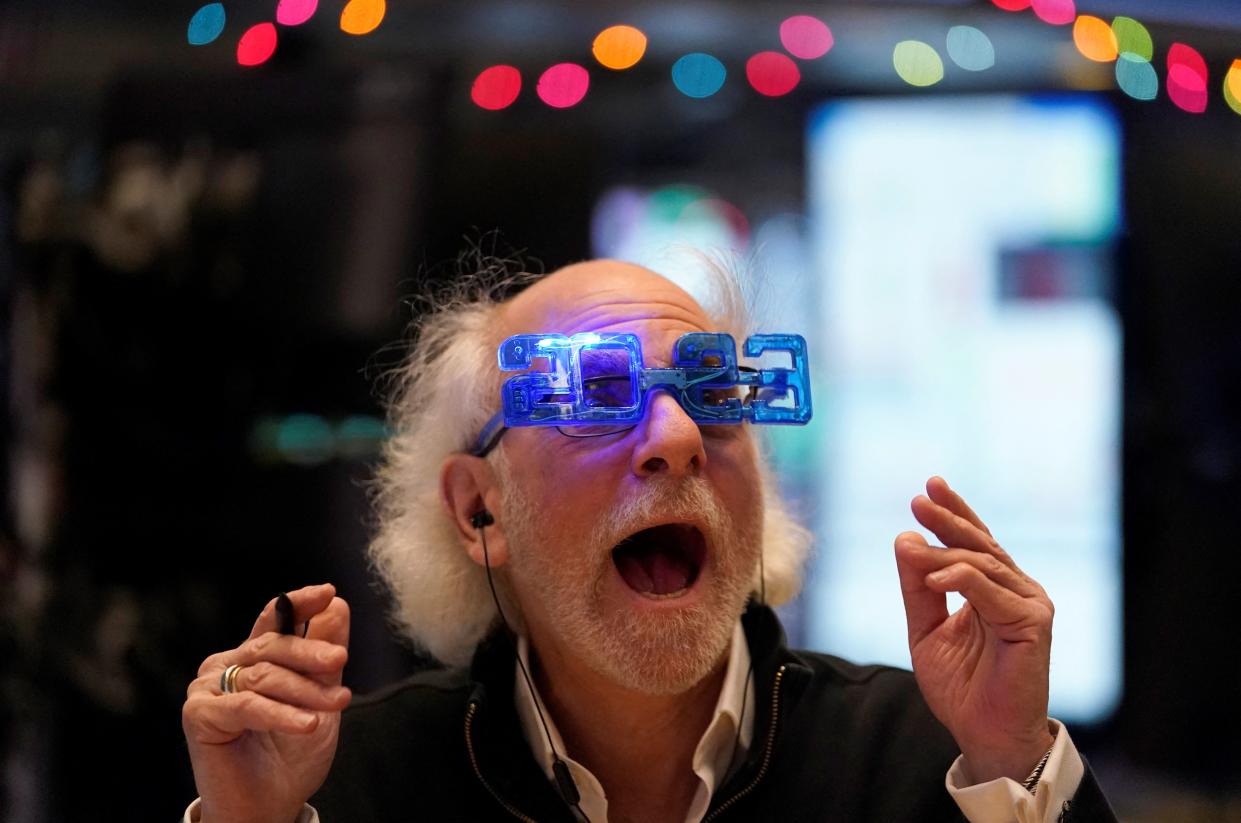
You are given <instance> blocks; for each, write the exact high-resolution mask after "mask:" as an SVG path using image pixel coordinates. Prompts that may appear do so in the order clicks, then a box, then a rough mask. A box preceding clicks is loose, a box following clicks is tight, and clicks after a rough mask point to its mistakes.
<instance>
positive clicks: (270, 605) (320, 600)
mask: <svg viewBox="0 0 1241 823" xmlns="http://www.w3.org/2000/svg"><path fill="white" fill-rule="evenodd" d="M288 596H289V600H291V601H292V602H293V622H294V624H295V625H296V624H300V623H305V622H306V621H307V620H310V619H311V618H312V617H314V616H315V615H317V614H319V612H321V611H323V610H324V609H326V608H327V607H328V604H329V603H331V602H332V599H333V598H334V597H335V596H336V587H335V586H333V585H332V584H331V583H322V584H320V585H318V586H306V587H304V588H301V589H298V590H297V591H292V592H288ZM312 622H313V621H312ZM274 631H276V598H274V597H273V598H272V599H271V600H269V601H267V605H266V606H264V607H263V611H262V612H261V613H260V614H259V617H258V619H257V620H255V621H254V628H252V629H251V630H250V637H258V636H259V635H260V634H264V633H266V632H274Z"/></svg>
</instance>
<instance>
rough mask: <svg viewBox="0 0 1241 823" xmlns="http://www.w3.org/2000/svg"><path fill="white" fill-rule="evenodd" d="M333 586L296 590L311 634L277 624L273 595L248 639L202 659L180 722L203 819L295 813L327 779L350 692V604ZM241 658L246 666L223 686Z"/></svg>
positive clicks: (269, 822)
mask: <svg viewBox="0 0 1241 823" xmlns="http://www.w3.org/2000/svg"><path fill="white" fill-rule="evenodd" d="M335 595H336V589H335V588H334V587H333V586H332V585H331V584H324V585H322V586H309V587H307V588H304V589H299V590H297V591H295V592H289V599H290V600H292V601H293V608H294V620H295V622H296V623H298V624H301V623H304V622H305V621H307V620H310V628H309V632H308V633H307V636H306V637H305V638H302V637H299V636H296V635H282V634H278V633H277V632H276V608H275V606H276V601H275V599H273V600H272V601H271V602H270V603H268V604H267V607H266V608H264V609H263V612H262V614H260V615H259V618H258V620H257V621H255V623H254V628H253V629H252V630H251V632H250V636H249V638H248V639H247V640H246V641H245V642H244V643H242V644H241V645H240V646H238V647H237V648H235V649H232V650H230V651H226V652H221V653H219V654H213V655H211V656H210V657H208V658H207V659H206V660H204V661H203V664H202V665H201V666H200V667H199V669H198V678H197V679H196V680H194V681H193V682H192V683H190V686H189V689H188V690H187V697H186V701H185V705H184V706H183V708H182V710H181V725H182V728H183V729H184V730H185V739H186V742H187V744H188V745H189V750H190V759H191V761H192V763H193V766H194V782H195V784H196V785H197V787H198V794H199V796H200V797H201V798H202V806H201V813H202V814H201V820H202V821H203V823H213V821H229V823H247V821H262V823H285V822H286V821H288V822H290V823H291V821H293V820H294V819H296V817H297V815H298V814H299V813H300V811H301V808H302V805H303V804H304V803H305V802H306V800H307V799H308V798H309V797H310V796H311V795H312V794H314V793H315V791H316V790H317V789H318V788H319V786H320V785H322V784H323V781H324V779H325V778H326V777H327V773H328V769H329V768H330V767H331V765H332V757H333V756H334V755H335V753H336V740H337V733H338V731H339V729H340V711H341V709H343V708H344V707H345V706H347V705H349V700H350V697H351V695H350V693H349V689H347V688H345V687H343V686H341V672H342V671H343V670H344V666H345V660H346V658H348V656H349V654H348V645H349V606H348V604H346V603H345V601H344V600H342V599H340V598H339V597H336V596H335ZM312 618H313V619H312ZM233 664H240V665H241V666H242V667H243V668H241V669H240V670H239V671H238V672H237V675H236V680H235V689H236V690H235V692H234V693H232V694H224V693H223V692H222V690H221V687H220V677H221V675H222V674H223V673H224V671H225V670H226V669H227V668H228V667H229V666H230V665H233Z"/></svg>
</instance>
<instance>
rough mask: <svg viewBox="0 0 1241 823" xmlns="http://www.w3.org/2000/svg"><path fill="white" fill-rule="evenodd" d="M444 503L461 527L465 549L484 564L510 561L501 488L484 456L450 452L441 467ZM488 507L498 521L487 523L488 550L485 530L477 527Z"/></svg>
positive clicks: (474, 558) (478, 562)
mask: <svg viewBox="0 0 1241 823" xmlns="http://www.w3.org/2000/svg"><path fill="white" fill-rule="evenodd" d="M440 502H442V503H443V504H444V510H445V511H446V512H447V514H448V516H449V517H450V518H451V519H452V522H453V525H454V526H456V529H457V537H458V539H459V540H460V541H461V548H463V549H465V551H466V553H467V554H469V556H470V559H471V560H473V561H474V562H475V563H477V564H478V565H480V566H486V565H487V564H488V562H490V564H491V567H492V568H493V569H494V568H498V567H499V566H503V565H504V564H505V563H506V562H508V542H507V541H506V540H505V539H504V527H503V524H502V523H501V522H500V512H499V511H498V509H499V505H500V487H499V486H498V485H496V480H495V474H494V473H493V472H492V471H491V466H490V465H488V464H487V461H486V460H484V459H483V458H481V457H474V456H473V455H469V454H453V455H449V456H448V457H447V458H446V459H445V460H444V464H443V465H442V466H441V467H440ZM483 510H486V511H488V512H490V513H491V516H492V518H494V522H493V524H492V525H490V526H485V527H483V528H485V529H486V530H487V551H486V552H484V551H483V535H482V529H481V528H476V527H475V526H474V522H473V521H474V515H476V514H477V513H478V512H480V511H483Z"/></svg>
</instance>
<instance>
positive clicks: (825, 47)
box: [186, 0, 1241, 114]
mask: <svg viewBox="0 0 1241 823" xmlns="http://www.w3.org/2000/svg"><path fill="white" fill-rule="evenodd" d="M991 1H992V3H993V4H994V5H995V6H996V7H998V8H1000V9H1002V10H1004V11H1006V12H1012V13H1020V12H1026V11H1030V12H1033V14H1034V15H1035V17H1037V18H1038V19H1039V20H1041V21H1043V22H1044V23H1046V24H1048V25H1052V26H1058V27H1069V26H1071V32H1072V42H1073V45H1074V46H1075V47H1076V49H1077V51H1078V53H1080V55H1081V56H1082V57H1084V58H1086V59H1087V60H1090V61H1093V62H1096V63H1112V64H1114V65H1115V82H1116V87H1117V88H1118V89H1119V90H1120V91H1121V92H1123V93H1124V94H1126V95H1128V96H1129V97H1132V98H1133V99H1135V100H1141V101H1150V100H1155V99H1157V98H1158V97H1159V92H1160V75H1159V72H1158V70H1157V69H1156V67H1155V42H1154V38H1153V37H1152V36H1151V33H1150V31H1149V30H1148V29H1147V28H1146V26H1144V25H1143V24H1142V23H1140V22H1138V21H1137V20H1135V19H1133V18H1132V17H1125V16H1118V17H1116V18H1114V19H1113V20H1112V21H1111V22H1110V23H1109V22H1107V21H1106V20H1104V19H1102V18H1099V17H1095V16H1093V15H1088V14H1081V15H1079V14H1078V13H1077V7H1076V3H1075V2H1074V0H991ZM318 10H319V2H318V0H279V1H278V2H277V4H276V8H275V20H274V22H273V21H264V22H259V23H256V24H254V25H251V26H250V27H249V28H247V29H246V30H245V31H244V32H242V34H241V36H240V37H239V38H238V40H237V48H236V59H237V63H238V64H239V65H241V66H259V65H262V64H263V63H266V62H267V61H268V60H270V59H271V57H272V55H273V54H275V52H276V48H277V45H278V43H279V39H280V27H286V28H291V27H295V26H300V25H302V24H304V23H306V22H307V21H309V20H310V19H311V18H312V17H314V15H315V13H316V12H317V11H318ZM385 13H386V5H385V2H384V0H349V2H347V3H346V4H345V6H344V7H343V8H342V10H341V13H340V29H341V31H343V32H345V33H347V34H352V35H365V34H369V33H371V32H373V31H375V29H377V28H378V27H379V25H380V24H381V23H382V22H383V20H384V15H385ZM227 22H228V13H227V11H226V9H225V5H224V3H222V2H213V3H208V4H206V5H204V6H202V7H200V8H199V9H198V10H197V11H195V12H194V14H193V16H192V17H191V18H190V22H189V27H188V30H187V34H186V37H187V40H188V41H189V43H190V45H192V46H205V45H208V44H211V43H214V42H216V41H217V40H219V39H220V38H221V36H222V35H223V33H224V30H225V28H226V27H227ZM779 39H780V44H781V46H782V47H783V51H775V50H764V51H760V52H758V53H756V54H754V55H752V56H751V57H750V58H749V59H748V60H747V61H746V63H745V79H746V82H747V83H748V84H749V86H750V87H751V88H752V89H753V90H754V91H755V92H757V93H758V94H760V95H763V96H765V97H782V96H784V95H787V94H789V93H790V92H792V91H793V90H794V89H796V88H797V86H798V85H799V84H800V82H801V79H802V76H801V69H800V68H799V66H798V62H797V61H799V60H800V61H808V60H817V59H819V58H821V57H823V56H824V55H826V54H828V52H830V51H831V49H832V47H833V45H834V44H835V37H834V35H833V33H832V30H831V28H829V26H828V25H827V23H825V22H823V21H822V20H820V19H818V18H817V17H813V16H811V15H805V14H801V15H794V16H792V17H789V18H787V19H785V20H784V21H783V22H782V23H781V24H780V27H779ZM646 49H647V36H646V34H645V33H644V32H642V31H641V30H639V29H637V28H635V27H634V26H630V25H613V26H609V27H607V28H605V29H603V30H602V31H600V32H599V34H598V35H597V36H596V37H595V39H594V42H593V44H592V47H591V52H592V54H593V56H594V58H595V60H596V61H597V62H598V64H599V65H600V66H602V67H603V68H605V69H608V70H610V71H624V70H626V69H630V68H633V67H634V66H636V65H637V64H638V63H639V62H640V61H641V60H642V58H643V57H644V56H645V54H646ZM944 51H945V52H946V53H947V55H948V58H949V60H950V61H951V63H952V64H953V65H955V66H956V67H958V68H960V69H962V70H963V71H967V72H982V71H986V70H988V69H990V68H993V67H994V66H995V64H996V50H995V46H994V44H993V43H992V41H991V39H990V38H989V37H988V36H987V34H986V33H985V32H983V31H982V30H981V29H978V28H976V27H974V26H964V25H958V26H952V27H951V28H949V29H948V30H947V32H946V38H945V42H944ZM945 67H946V64H945V61H944V58H943V57H942V56H941V53H940V51H939V49H937V48H936V46H935V45H933V44H931V43H928V42H925V41H922V40H902V41H900V42H898V43H897V44H896V45H895V47H894V48H893V51H892V68H893V70H894V71H895V72H896V75H897V76H898V77H899V78H900V79H901V80H902V81H904V82H905V83H907V84H908V85H910V86H913V87H915V88H929V87H931V86H935V85H938V84H939V83H941V82H943V81H944V80H945V79H946V77H948V74H947V72H946V70H945ZM671 78H672V82H673V85H674V86H675V87H676V89H677V90H678V91H679V92H680V93H681V94H683V95H685V96H686V97H689V98H693V99H702V98H706V97H711V96H712V95H714V94H716V93H717V92H719V91H720V90H721V89H722V88H723V87H724V84H725V82H726V81H727V78H728V70H727V68H726V66H725V64H724V62H723V61H722V60H720V59H719V58H718V57H716V56H715V55H712V54H709V53H706V52H691V53H689V54H685V55H682V56H680V57H679V58H678V59H677V60H676V61H675V62H674V63H673V64H672V67H671ZM522 88H523V82H522V74H521V71H520V69H518V68H516V67H515V66H512V65H508V64H496V65H492V66H488V67H487V68H485V69H483V70H482V71H481V72H479V74H478V75H477V76H476V77H475V79H474V82H473V84H472V85H471V87H470V97H471V100H472V101H473V102H474V104H475V105H477V106H478V107H479V108H482V109H485V110H488V111H500V110H502V109H506V108H508V107H509V106H511V105H513V104H514V103H515V102H516V101H517V100H518V98H519V97H520V96H521V91H522ZM1163 88H1164V91H1165V92H1166V94H1167V97H1168V99H1169V100H1171V102H1172V103H1173V104H1174V105H1175V106H1176V107H1177V108H1179V109H1181V110H1182V111H1185V112H1189V113H1191V114H1201V113H1203V112H1205V111H1206V109H1207V105H1208V102H1209V99H1210V96H1211V95H1210V71H1209V69H1208V67H1207V63H1206V60H1205V59H1204V58H1203V56H1202V54H1201V53H1200V52H1199V51H1198V50H1197V49H1195V48H1193V47H1192V46H1190V45H1187V44H1185V43H1179V42H1175V43H1172V44H1170V46H1169V47H1168V51H1167V57H1166V71H1165V73H1164V78H1163ZM589 90H590V71H589V69H587V68H586V67H585V66H583V65H581V64H579V63H574V62H561V63H557V64H555V65H553V66H550V67H549V68H547V69H545V70H544V71H543V72H542V73H541V74H540V75H539V78H538V80H537V82H536V83H535V94H536V95H537V96H538V98H539V99H540V100H541V101H542V102H543V103H545V104H546V105H548V106H550V107H552V108H558V109H567V108H571V107H573V106H576V105H577V104H578V103H580V102H582V100H584V99H585V98H586V95H587V92H588V91H589ZM1222 92H1223V99H1224V102H1225V103H1226V104H1227V105H1228V107H1229V108H1231V109H1232V110H1233V111H1235V112H1236V113H1237V114H1241V58H1238V59H1236V60H1234V61H1233V62H1232V64H1231V66H1230V67H1229V68H1228V70H1227V71H1226V72H1225V76H1224V80H1223V86H1222Z"/></svg>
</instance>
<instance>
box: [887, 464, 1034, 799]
mask: <svg viewBox="0 0 1241 823" xmlns="http://www.w3.org/2000/svg"><path fill="white" fill-rule="evenodd" d="M926 490H927V495H928V496H922V495H919V496H918V497H916V498H914V501H913V504H912V508H913V513H914V517H915V518H917V520H918V522H919V523H921V524H922V525H923V526H925V527H926V528H927V529H930V531H931V532H932V533H933V534H934V535H935V536H936V537H937V538H939V540H940V541H941V542H942V543H943V544H944V546H946V547H947V548H941V547H938V546H930V545H928V544H927V541H926V540H925V539H924V538H923V537H922V535H920V534H918V533H917V532H912V531H910V532H902V533H901V534H900V535H899V536H897V538H896V565H897V569H898V571H899V573H900V581H901V594H902V596H903V597H904V600H905V615H906V618H907V619H908V623H909V651H910V655H911V657H912V659H913V668H914V675H915V676H916V677H917V680H918V686H919V688H921V690H922V695H923V697H924V698H925V699H926V702H927V705H929V706H930V708H931V711H932V712H934V714H935V716H936V717H937V718H939V721H940V722H941V723H943V724H944V726H946V727H947V728H948V731H949V732H951V733H952V736H953V738H954V739H955V740H956V742H957V745H958V746H959V747H960V748H961V753H962V754H963V755H964V756H965V764H966V767H967V769H968V771H969V774H970V775H971V776H972V777H973V778H974V780H976V781H978V782H983V781H986V780H991V779H993V778H996V777H1003V776H1007V777H1011V778H1013V779H1015V780H1022V779H1024V778H1025V777H1026V775H1027V774H1028V773H1029V772H1030V771H1031V769H1033V768H1034V766H1035V765H1036V764H1037V763H1038V761H1039V759H1040V758H1041V757H1042V756H1043V753H1044V752H1046V751H1047V749H1048V748H1049V747H1050V746H1051V744H1052V741H1053V737H1052V735H1051V732H1050V731H1049V729H1048V721H1047V688H1048V669H1049V666H1050V659H1051V621H1052V615H1053V613H1054V611H1055V610H1054V608H1053V607H1052V603H1051V600H1050V599H1049V598H1048V597H1047V592H1045V591H1043V587H1042V586H1040V585H1039V584H1038V583H1037V582H1035V581H1034V580H1032V579H1031V578H1030V577H1028V576H1027V575H1026V574H1025V573H1024V572H1022V571H1021V569H1019V568H1018V567H1017V564H1016V563H1015V562H1013V559H1012V557H1010V556H1009V555H1008V552H1006V551H1004V549H1002V548H1001V547H1000V544H999V543H997V542H996V541H995V538H993V537H992V536H991V532H990V530H988V529H987V527H986V525H984V524H983V522H982V520H980V519H979V517H978V515H976V514H974V512H973V511H972V510H971V509H970V507H969V506H968V505H966V503H965V501H964V500H962V499H961V497H960V496H959V495H958V494H957V493H956V492H954V491H953V490H952V489H950V488H949V487H948V484H947V483H946V482H944V480H943V479H942V478H939V477H932V478H931V479H930V480H928V481H927V484H926ZM946 592H959V593H960V594H961V595H962V596H963V597H964V598H965V601H966V602H965V605H963V606H962V607H961V608H960V609H958V610H957V611H956V612H954V613H953V614H951V615H950V614H949V613H948V607H947V600H946V597H945V593H946Z"/></svg>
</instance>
